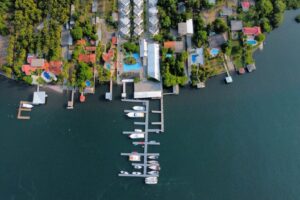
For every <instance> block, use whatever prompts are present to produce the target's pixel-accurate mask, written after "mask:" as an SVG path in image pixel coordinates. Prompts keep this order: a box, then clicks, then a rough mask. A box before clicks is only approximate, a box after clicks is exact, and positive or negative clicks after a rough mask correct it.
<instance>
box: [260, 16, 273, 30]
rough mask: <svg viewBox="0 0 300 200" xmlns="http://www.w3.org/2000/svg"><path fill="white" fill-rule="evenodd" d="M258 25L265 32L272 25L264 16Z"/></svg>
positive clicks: (270, 28)
mask: <svg viewBox="0 0 300 200" xmlns="http://www.w3.org/2000/svg"><path fill="white" fill-rule="evenodd" d="M260 25H261V27H262V29H263V31H264V32H267V33H269V32H271V30H272V26H271V24H270V21H269V19H268V18H266V17H264V18H262V20H261V22H260Z"/></svg>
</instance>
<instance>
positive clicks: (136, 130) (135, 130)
mask: <svg viewBox="0 0 300 200" xmlns="http://www.w3.org/2000/svg"><path fill="white" fill-rule="evenodd" d="M134 132H137V133H142V132H143V130H142V129H134Z"/></svg>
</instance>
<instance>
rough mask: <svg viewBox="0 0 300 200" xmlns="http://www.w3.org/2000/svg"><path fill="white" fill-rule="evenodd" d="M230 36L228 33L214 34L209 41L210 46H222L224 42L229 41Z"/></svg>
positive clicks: (211, 47)
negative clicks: (228, 36)
mask: <svg viewBox="0 0 300 200" xmlns="http://www.w3.org/2000/svg"><path fill="white" fill-rule="evenodd" d="M227 40H228V38H227V36H226V34H215V35H212V36H209V38H208V42H209V48H210V49H213V48H220V47H221V46H222V44H225V43H226V42H227Z"/></svg>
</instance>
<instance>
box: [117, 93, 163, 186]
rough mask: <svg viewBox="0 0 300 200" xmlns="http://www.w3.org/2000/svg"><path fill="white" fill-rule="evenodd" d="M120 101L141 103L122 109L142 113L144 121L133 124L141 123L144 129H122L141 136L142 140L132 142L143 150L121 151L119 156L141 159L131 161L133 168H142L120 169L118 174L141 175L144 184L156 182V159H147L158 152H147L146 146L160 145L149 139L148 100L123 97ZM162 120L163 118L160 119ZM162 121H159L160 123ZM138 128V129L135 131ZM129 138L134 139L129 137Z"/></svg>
mask: <svg viewBox="0 0 300 200" xmlns="http://www.w3.org/2000/svg"><path fill="white" fill-rule="evenodd" d="M122 101H124V102H129V103H139V104H142V106H134V107H133V110H124V112H125V113H127V114H128V113H142V114H144V116H145V121H144V122H134V125H141V126H143V128H144V131H142V130H140V129H135V130H134V131H123V134H124V135H129V137H130V136H133V135H134V136H136V137H137V138H138V135H137V134H139V137H140V136H142V138H143V139H144V141H138V142H132V144H133V145H135V146H137V145H142V146H143V149H144V152H143V153H139V152H132V153H121V156H129V160H130V161H142V162H140V163H131V164H132V166H133V167H134V169H142V172H140V173H136V172H132V173H128V172H126V171H121V172H120V173H119V176H122V177H142V178H145V183H146V184H157V182H158V180H157V177H158V176H159V173H158V171H156V170H159V169H160V167H159V164H158V161H154V160H152V161H154V162H152V163H151V162H150V161H148V158H149V157H151V158H152V159H156V158H158V156H159V153H149V152H148V146H149V145H160V143H159V142H156V141H153V140H149V110H150V109H149V101H148V100H130V99H123V100H122ZM159 113H160V114H162V113H163V111H160V112H159ZM162 121H163V120H162ZM161 124H162V123H160V125H161ZM137 130H138V131H137ZM159 131H160V130H156V131H155V132H159ZM131 139H134V138H132V137H131ZM141 157H142V159H141ZM149 162H150V163H149ZM147 178H150V180H152V179H153V178H155V181H149V180H148V179H147Z"/></svg>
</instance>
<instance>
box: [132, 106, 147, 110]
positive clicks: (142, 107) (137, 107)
mask: <svg viewBox="0 0 300 200" xmlns="http://www.w3.org/2000/svg"><path fill="white" fill-rule="evenodd" d="M132 108H133V110H138V111H144V110H145V107H144V106H133V107H132Z"/></svg>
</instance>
